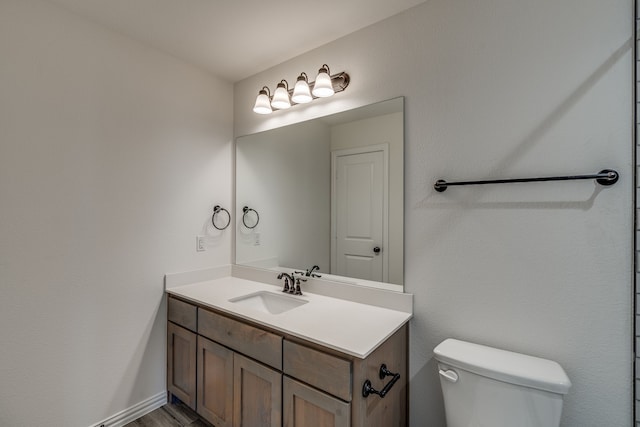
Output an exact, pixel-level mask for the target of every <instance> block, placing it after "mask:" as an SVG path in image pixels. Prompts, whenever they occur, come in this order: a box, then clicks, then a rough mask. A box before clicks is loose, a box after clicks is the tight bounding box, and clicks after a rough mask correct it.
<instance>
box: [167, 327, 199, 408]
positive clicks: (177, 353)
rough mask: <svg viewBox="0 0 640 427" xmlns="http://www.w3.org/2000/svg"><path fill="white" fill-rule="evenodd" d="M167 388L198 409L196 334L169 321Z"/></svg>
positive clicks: (188, 404)
mask: <svg viewBox="0 0 640 427" xmlns="http://www.w3.org/2000/svg"><path fill="white" fill-rule="evenodd" d="M167 389H168V390H169V392H170V393H171V394H173V395H174V396H175V397H177V398H178V399H180V400H182V401H183V402H184V403H185V404H186V405H187V406H189V407H190V408H192V409H196V334H194V333H193V332H190V331H188V330H186V329H184V328H181V327H180V326H178V325H175V324H173V323H171V322H167Z"/></svg>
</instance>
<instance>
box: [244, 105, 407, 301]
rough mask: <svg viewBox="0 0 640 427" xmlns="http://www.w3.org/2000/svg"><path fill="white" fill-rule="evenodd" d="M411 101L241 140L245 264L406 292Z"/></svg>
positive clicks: (262, 133)
mask: <svg viewBox="0 0 640 427" xmlns="http://www.w3.org/2000/svg"><path fill="white" fill-rule="evenodd" d="M403 156H404V98H395V99H391V100H388V101H384V102H379V103H376V104H371V105H368V106H365V107H361V108H357V109H354V110H350V111H346V112H342V113H338V114H334V115H331V116H326V117H322V118H317V119H313V120H310V121H306V122H302V123H297V124H294V125H290V126H285V127H281V128H277V129H273V130H269V131H266V132H261V133H257V134H253V135H248V136H243V137H239V138H237V140H236V213H237V221H236V264H241V265H247V266H252V267H257V268H265V269H272V270H281V271H286V270H287V269H293V270H299V271H306V270H311V269H312V268H313V266H316V265H317V266H318V267H319V270H316V271H314V273H315V274H319V275H320V276H322V278H323V279H328V280H337V281H343V282H350V283H358V284H365V285H370V286H377V287H382V288H387V289H392V290H397V291H402V290H403V281H404V277H403V274H404V272H403V265H404V261H403V260H404V257H403V232H404V227H403V216H404V213H403V193H404V187H403V183H404V173H403V169H404V162H403Z"/></svg>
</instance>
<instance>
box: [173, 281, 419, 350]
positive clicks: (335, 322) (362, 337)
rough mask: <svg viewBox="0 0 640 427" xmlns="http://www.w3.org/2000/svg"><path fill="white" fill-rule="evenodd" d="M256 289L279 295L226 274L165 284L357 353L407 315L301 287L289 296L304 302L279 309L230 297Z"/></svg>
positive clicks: (193, 299)
mask: <svg viewBox="0 0 640 427" xmlns="http://www.w3.org/2000/svg"><path fill="white" fill-rule="evenodd" d="M257 291H268V292H273V293H276V294H279V295H280V294H281V292H280V291H281V287H279V286H274V285H270V284H266V283H262V282H255V281H252V280H246V279H241V278H238V277H232V276H227V277H222V278H218V279H214V280H206V281H201V282H198V283H193V284H186V285H182V286H177V287H172V288H170V289H167V293H169V294H171V295H175V296H178V297H180V298H183V299H185V300H187V301H191V302H194V303H197V304H200V305H203V306H205V307H210V308H212V309H215V310H219V311H221V312H224V313H228V314H231V315H234V316H237V317H239V318H242V319H246V320H249V321H252V322H255V323H257V324H260V325H264V326H266V327H269V328H272V329H275V330H277V331H280V332H283V333H285V334H290V335H293V336H295V337H298V338H302V339H305V340H308V341H311V342H314V343H316V344H320V345H322V346H325V347H329V348H331V349H334V350H337V351H340V352H343V353H346V354H349V355H352V356H355V357H358V358H362V359H364V358H365V357H367V356H368V355H369V354H370V353H371V352H373V351H374V350H375V349H376V348H377V347H378V346H379V345H380V344H382V343H383V342H384V341H385V340H386V339H387V338H388V337H390V336H391V335H393V333H394V332H396V331H397V330H398V329H400V328H401V327H402V325H404V324H405V323H407V322H408V321H409V319H411V316H412V314H411V313H408V312H405V311H398V310H392V309H389V308H383V307H379V306H374V305H368V304H361V303H358V302H353V301H349V300H345V299H341V298H336V297H331V296H324V295H319V294H314V293H310V292H304V288H303V292H304V295H301V296H291V297H292V298H299V299H302V300H305V301H308V303H307V304H304V305H302V306H299V307H296V308H294V309H291V310H289V311H286V312H284V313H280V314H269V313H264V312H262V311H259V310H255V309H252V308H249V307H244V306H242V305H239V304H235V303H232V302H229V300H230V299H233V298H237V297H241V296H244V295H247V294H250V293H253V292H257Z"/></svg>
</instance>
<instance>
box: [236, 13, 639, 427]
mask: <svg viewBox="0 0 640 427" xmlns="http://www.w3.org/2000/svg"><path fill="white" fill-rule="evenodd" d="M632 10H633V4H632V1H631V0H612V1H607V2H602V1H598V0H568V1H563V2H554V1H547V0H545V1H536V2H531V1H525V0H517V1H513V0H490V1H484V2H473V1H456V2H451V1H446V0H432V1H428V2H426V3H424V4H423V5H421V6H418V7H416V8H413V9H411V10H409V11H407V12H406V13H403V14H400V15H397V16H395V17H392V18H390V19H387V20H385V21H382V22H380V23H378V24H375V25H373V26H371V27H368V28H366V29H364V30H361V31H358V32H356V33H354V34H352V35H350V36H347V37H345V38H342V39H340V40H338V41H336V42H334V43H331V44H328V45H325V46H323V47H321V48H319V49H316V50H313V51H311V52H308V53H306V54H304V55H301V56H299V57H296V58H294V59H292V60H291V61H288V62H286V63H283V64H281V65H278V66H277V67H274V68H272V69H269V70H267V71H265V72H262V73H260V74H258V75H256V76H253V77H250V78H248V79H246V80H244V81H242V82H239V83H237V84H236V85H235V103H234V108H235V114H234V121H235V125H234V127H235V134H236V135H244V134H248V133H252V132H256V131H258V130H263V129H269V128H273V127H276V126H280V125H282V124H286V123H293V122H296V121H300V120H304V119H307V118H310V117H317V116H320V115H324V114H327V113H333V112H336V111H341V110H345V109H349V108H352V107H356V106H361V105H365V104H369V103H371V102H375V101H380V100H383V99H388V98H392V97H396V96H399V95H404V96H406V102H405V126H406V132H405V138H406V144H405V201H404V205H405V289H406V291H407V292H411V293H413V294H415V306H414V312H415V317H414V319H413V320H412V322H411V336H410V369H411V379H410V380H411V396H410V398H411V403H410V406H411V414H410V416H411V425H412V426H414V427H421V426H427V425H428V426H433V427H437V426H443V425H444V411H443V406H442V398H441V392H440V386H439V382H438V377H437V373H436V364H435V362H434V360H433V356H432V351H433V348H434V347H435V346H436V345H437V344H438V343H439V342H440V341H442V340H443V339H444V338H447V337H456V338H460V339H465V340H469V341H474V342H479V343H484V344H488V345H493V346H497V347H502V348H506V349H510V350H514V351H519V352H524V353H528V354H532V355H536V356H541V357H546V358H550V359H553V360H556V361H558V362H559V363H560V364H561V365H562V366H563V367H564V368H565V369H566V371H567V373H568V375H569V377H570V378H571V381H572V382H573V387H572V388H571V391H570V392H569V394H568V395H567V397H566V403H565V411H564V415H563V426H565V427H585V426H598V427H599V426H607V427H618V426H620V427H627V426H629V425H630V424H631V419H632V416H631V414H632V397H631V396H632V393H631V384H632V344H631V343H632V339H631V338H632V328H631V319H632V317H633V316H632V303H631V300H632V298H631V297H632V276H631V275H632V270H633V269H632V253H633V250H632V232H631V230H632V227H633V225H632V217H633V216H632V210H633V205H632V194H633V188H634V183H633V179H632V172H633V167H634V165H633V160H632V159H633V156H632V150H633V143H632V127H633V124H632V81H633V79H632V69H633V68H632V67H633V65H632V58H633V56H632V52H633V46H634V43H633V24H634V20H633V14H632ZM322 63H327V64H329V65H330V66H331V68H332V71H333V72H338V71H342V70H345V71H347V72H349V73H350V75H351V77H352V82H351V84H350V86H349V88H348V89H347V90H346V91H345V92H343V93H341V94H338V95H336V96H335V97H333V98H331V99H329V100H323V101H316V102H314V103H313V104H312V105H309V106H299V107H295V108H292V109H291V110H289V111H287V112H286V113H284V114H280V113H276V114H273V115H271V116H269V117H261V116H258V115H256V114H254V113H253V112H252V111H251V107H252V105H253V101H254V99H255V96H256V94H257V92H258V90H259V89H260V88H261V87H262V85H264V84H269V83H270V82H275V81H279V80H280V79H282V78H286V79H288V80H289V81H293V80H294V79H295V77H296V76H297V75H298V74H299V73H300V72H301V71H306V72H307V73H313V72H314V70H315V69H317V68H318V67H319V66H320V65H321V64H322ZM603 168H615V169H617V170H618V171H619V172H620V174H621V178H620V181H619V182H618V183H617V184H616V185H615V186H613V187H610V188H604V189H603V188H602V187H599V186H597V185H595V184H593V183H592V182H590V181H583V182H566V183H556V184H519V185H501V186H493V187H475V188H470V187H468V188H451V189H449V190H447V191H446V192H445V193H442V194H440V193H436V192H435V191H434V190H433V189H432V186H433V183H434V181H436V180H437V179H439V178H444V179H448V180H455V179H480V178H491V177H495V178H500V177H504V178H508V177H525V176H544V175H555V174H574V173H576V174H579V173H593V172H596V171H599V170H600V169H603Z"/></svg>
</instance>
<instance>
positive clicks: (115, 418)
mask: <svg viewBox="0 0 640 427" xmlns="http://www.w3.org/2000/svg"><path fill="white" fill-rule="evenodd" d="M166 403H167V392H166V391H161V392H160V393H158V394H156V395H155V396H151V397H150V398H148V399H146V400H143V401H142V402H140V403H136V404H135V405H133V406H132V407H130V408H127V409H125V410H124V411H120V412H118V413H117V414H115V415H112V416H110V417H109V418H107V419H106V420H102V421H100V422H99V423H96V424H93V425H92V426H89V427H122V426H124V425H125V424H128V423H130V422H131V421H134V420H137V419H138V418H140V417H142V416H144V415H147V414H148V413H149V412H151V411H153V410H155V409H158V408H159V407H161V406H162V405H164V404H166Z"/></svg>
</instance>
